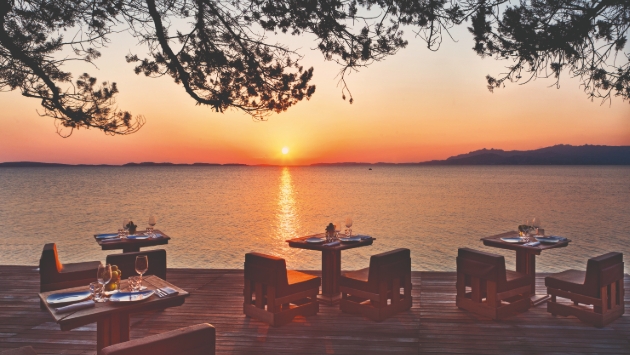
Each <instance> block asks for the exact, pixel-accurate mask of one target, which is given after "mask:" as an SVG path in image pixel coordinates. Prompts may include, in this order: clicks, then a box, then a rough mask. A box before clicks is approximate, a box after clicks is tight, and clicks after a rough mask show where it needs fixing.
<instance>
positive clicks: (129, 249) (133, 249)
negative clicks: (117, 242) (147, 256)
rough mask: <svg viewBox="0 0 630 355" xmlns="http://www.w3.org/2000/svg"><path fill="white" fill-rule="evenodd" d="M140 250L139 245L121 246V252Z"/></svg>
mask: <svg viewBox="0 0 630 355" xmlns="http://www.w3.org/2000/svg"><path fill="white" fill-rule="evenodd" d="M138 251H140V247H139V246H126V247H123V253H135V252H138Z"/></svg>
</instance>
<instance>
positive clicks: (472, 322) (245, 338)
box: [0, 266, 630, 354]
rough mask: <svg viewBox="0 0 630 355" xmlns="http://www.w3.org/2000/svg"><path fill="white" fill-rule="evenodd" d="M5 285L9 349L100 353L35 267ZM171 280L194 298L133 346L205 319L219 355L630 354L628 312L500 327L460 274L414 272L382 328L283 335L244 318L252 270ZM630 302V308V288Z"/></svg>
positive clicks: (2, 338) (326, 325) (334, 310)
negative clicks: (460, 304) (51, 296)
mask: <svg viewBox="0 0 630 355" xmlns="http://www.w3.org/2000/svg"><path fill="white" fill-rule="evenodd" d="M313 273H315V274H318V272H313ZM543 276H544V275H539V277H538V278H537V280H536V283H537V287H538V289H539V290H540V291H542V290H543V289H544V279H543ZM0 279H2V280H3V282H2V284H3V287H1V288H0V351H2V350H5V349H11V348H17V347H21V346H26V345H32V346H33V347H34V348H35V349H36V351H37V352H38V354H94V350H95V347H96V325H94V324H91V325H87V326H84V327H81V328H78V329H75V330H72V331H69V332H62V331H61V330H59V327H58V325H57V324H56V323H54V322H53V320H52V318H51V317H50V315H49V314H48V313H47V312H46V311H42V310H40V309H39V303H38V302H39V299H38V297H37V290H38V288H39V281H38V280H39V279H38V274H37V271H36V270H35V268H34V267H32V266H0ZM167 279H168V281H169V282H171V283H173V284H175V285H177V286H179V287H181V288H183V289H186V290H187V291H189V292H190V293H191V296H190V297H188V298H187V299H186V303H185V304H184V305H183V306H181V307H174V308H169V309H166V310H164V311H157V312H146V313H142V314H135V315H132V317H131V338H132V339H135V338H140V337H144V336H147V335H150V334H159V333H162V332H165V331H168V330H173V329H177V328H180V327H184V326H188V325H192V324H197V323H204V322H205V323H210V324H213V325H214V326H215V327H216V328H217V353H218V354H296V353H300V354H357V353H360V354H384V353H387V354H390V353H391V354H470V353H484V354H506V353H509V354H593V353H597V354H628V353H630V342H629V340H628V339H630V316H628V315H627V314H626V315H624V316H623V317H621V318H620V319H618V320H616V321H615V322H613V323H612V324H610V325H608V326H607V327H605V328H602V329H597V328H594V327H592V326H589V325H588V324H585V323H582V322H580V321H579V320H577V319H575V318H572V317H553V316H551V315H550V314H548V313H547V312H546V307H545V306H544V305H543V306H539V307H535V308H532V309H530V310H529V311H528V312H525V313H522V314H519V315H517V316H514V317H512V318H509V319H507V320H504V321H501V322H496V321H491V320H489V319H484V318H482V317H479V316H476V315H474V314H471V313H468V312H465V311H462V310H459V309H458V308H457V307H455V273H446V272H413V275H412V283H413V290H412V295H413V297H414V300H413V301H414V302H413V307H412V309H411V310H410V311H408V312H403V313H400V314H398V315H396V316H394V317H392V318H390V319H388V320H386V321H384V322H382V323H375V322H372V321H370V320H367V319H365V318H362V317H358V316H354V315H349V314H345V313H341V312H340V311H339V308H338V306H337V307H329V306H323V305H322V306H321V307H320V313H319V314H318V315H317V316H313V317H307V318H304V317H298V318H296V319H295V320H294V322H293V323H291V324H289V325H285V326H282V327H278V328H274V327H269V326H268V325H266V324H264V323H262V322H259V321H257V320H255V319H250V318H246V317H245V316H244V315H243V314H242V301H243V299H242V282H243V272H242V270H205V269H169V270H168V275H167ZM625 287H626V290H630V276H626V278H625ZM624 301H625V304H626V307H630V291H626V296H625V300H624ZM628 309H630V308H628Z"/></svg>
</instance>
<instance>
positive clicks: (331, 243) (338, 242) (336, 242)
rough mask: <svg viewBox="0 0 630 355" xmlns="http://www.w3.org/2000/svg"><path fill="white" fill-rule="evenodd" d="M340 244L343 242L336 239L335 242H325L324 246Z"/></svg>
mask: <svg viewBox="0 0 630 355" xmlns="http://www.w3.org/2000/svg"><path fill="white" fill-rule="evenodd" d="M339 244H341V242H340V241H338V240H336V241H334V242H330V243H326V244H324V246H326V247H334V246H335V245H339Z"/></svg>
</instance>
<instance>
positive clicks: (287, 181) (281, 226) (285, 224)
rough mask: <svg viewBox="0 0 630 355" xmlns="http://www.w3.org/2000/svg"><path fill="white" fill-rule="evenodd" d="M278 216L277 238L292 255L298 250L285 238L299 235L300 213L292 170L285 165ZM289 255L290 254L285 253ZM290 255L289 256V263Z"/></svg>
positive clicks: (281, 180) (281, 178)
mask: <svg viewBox="0 0 630 355" xmlns="http://www.w3.org/2000/svg"><path fill="white" fill-rule="evenodd" d="M276 216H277V223H278V229H277V231H278V232H277V238H278V239H279V242H281V243H282V245H284V248H283V249H284V252H285V253H287V254H290V255H293V254H295V253H296V252H297V251H298V250H296V249H293V248H289V246H288V245H287V244H286V242H285V240H287V239H291V238H295V237H297V236H299V232H298V231H299V230H300V226H299V221H300V218H299V215H298V212H297V207H296V200H295V189H294V187H293V180H292V179H291V171H290V170H289V168H287V167H284V168H283V169H282V174H281V175H280V185H279V191H278V212H277V213H276ZM285 256H288V255H285ZM289 259H291V258H290V257H289V258H287V263H289Z"/></svg>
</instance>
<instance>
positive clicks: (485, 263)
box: [456, 248, 532, 320]
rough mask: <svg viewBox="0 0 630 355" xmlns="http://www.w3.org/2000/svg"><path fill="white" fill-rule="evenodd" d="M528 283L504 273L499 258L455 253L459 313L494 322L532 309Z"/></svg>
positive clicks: (525, 277)
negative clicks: (472, 314)
mask: <svg viewBox="0 0 630 355" xmlns="http://www.w3.org/2000/svg"><path fill="white" fill-rule="evenodd" d="M531 282H532V280H531V277H529V276H528V275H526V274H522V273H519V272H515V271H511V270H506V269H505V258H504V257H503V256H502V255H496V254H490V253H484V252H481V251H477V250H473V249H469V248H460V249H459V250H458V254H457V298H456V304H457V307H459V308H461V309H465V310H467V311H469V312H473V313H477V314H479V315H482V316H486V317H488V318H492V319H495V320H499V319H504V318H506V317H509V316H511V315H513V314H516V313H518V312H524V311H526V310H528V309H529V307H530V305H531V300H530V293H531ZM468 289H470V291H469V290H468Z"/></svg>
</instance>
